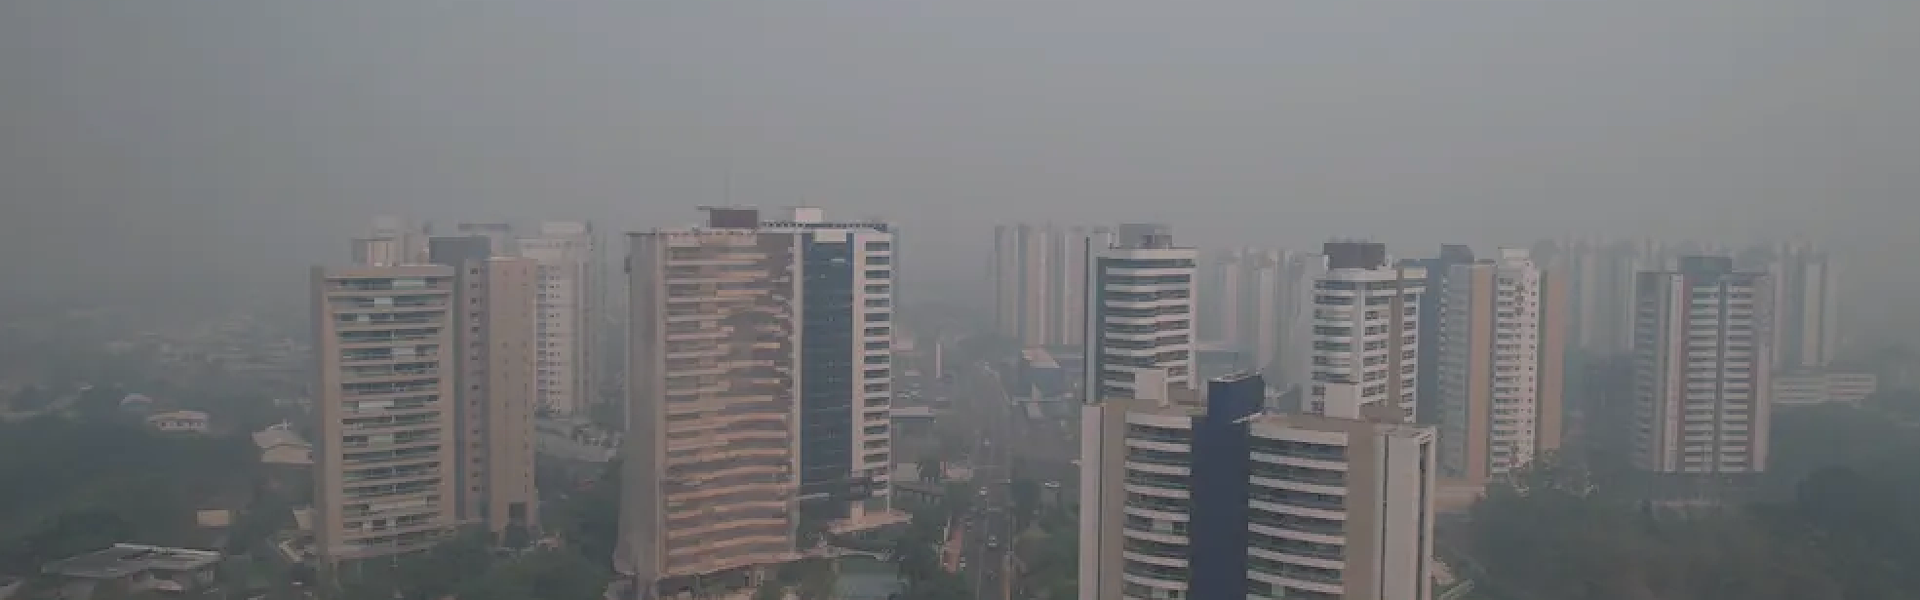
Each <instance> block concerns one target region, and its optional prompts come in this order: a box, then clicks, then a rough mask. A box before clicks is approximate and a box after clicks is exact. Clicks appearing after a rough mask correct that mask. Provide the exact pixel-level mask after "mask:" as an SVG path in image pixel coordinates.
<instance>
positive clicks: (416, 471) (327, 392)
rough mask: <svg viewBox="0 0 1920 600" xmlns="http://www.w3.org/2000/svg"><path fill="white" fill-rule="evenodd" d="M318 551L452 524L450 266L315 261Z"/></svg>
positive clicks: (370, 552) (369, 551)
mask: <svg viewBox="0 0 1920 600" xmlns="http://www.w3.org/2000/svg"><path fill="white" fill-rule="evenodd" d="M312 293H313V296H312V297H313V332H314V335H313V340H314V353H313V354H314V357H315V359H316V361H317V362H318V365H317V369H316V380H315V385H314V397H315V398H314V417H315V426H314V429H315V431H316V432H317V435H316V437H315V439H314V449H313V450H314V469H313V474H314V503H313V505H314V523H313V533H314V542H315V547H316V549H317V552H318V554H319V555H320V558H321V560H322V562H324V563H325V564H327V565H329V566H331V565H336V564H338V563H340V562H343V561H353V560H360V559H368V558H375V557H381V556H388V555H393V554H399V553H404V552H412V551H416V550H423V549H426V548H427V547H428V546H430V545H432V544H433V543H435V542H437V541H439V540H440V539H442V538H443V537H444V536H445V535H446V534H447V532H448V531H449V530H450V529H452V528H453V527H454V526H455V525H456V524H457V523H458V517H457V507H456V502H455V499H456V491H457V489H456V487H455V485H456V482H455V474H454V472H453V471H454V465H456V464H457V463H456V462H455V460H456V459H457V456H456V455H455V452H454V447H455V443H456V441H457V439H458V434H457V431H458V430H459V427H458V425H457V421H456V414H455V411H454V404H455V398H456V395H455V387H454V377H453V374H454V372H455V370H456V369H457V368H458V366H459V362H458V358H459V356H460V355H459V352H458V347H457V346H456V345H455V344H454V335H453V331H454V329H456V328H457V324H456V320H455V315H456V313H455V312H454V310H453V305H454V297H455V281H454V269H453V268H451V267H445V266H431V265H398V266H363V267H351V268H326V267H317V268H315V269H314V270H313V278H312Z"/></svg>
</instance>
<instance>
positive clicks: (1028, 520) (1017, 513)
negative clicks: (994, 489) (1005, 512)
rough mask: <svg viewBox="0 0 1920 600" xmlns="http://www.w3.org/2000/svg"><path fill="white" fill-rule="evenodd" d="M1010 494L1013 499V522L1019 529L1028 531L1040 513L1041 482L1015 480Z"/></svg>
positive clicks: (1025, 479)
mask: <svg viewBox="0 0 1920 600" xmlns="http://www.w3.org/2000/svg"><path fill="white" fill-rule="evenodd" d="M1008 493H1009V494H1010V495H1011V496H1012V499H1013V512H1014V514H1013V522H1014V523H1015V524H1016V526H1017V527H1018V528H1020V529H1026V528H1027V526H1028V525H1032V524H1033V518H1034V517H1035V516H1036V515H1038V514H1039V512H1040V482H1037V481H1034V480H1032V479H1028V478H1025V477H1021V478H1017V479H1014V480H1013V485H1012V486H1011V489H1009V490H1008Z"/></svg>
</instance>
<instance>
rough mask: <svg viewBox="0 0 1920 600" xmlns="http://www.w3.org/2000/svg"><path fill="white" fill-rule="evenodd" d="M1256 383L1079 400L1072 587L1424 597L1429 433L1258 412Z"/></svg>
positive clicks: (1170, 599)
mask: <svg viewBox="0 0 1920 600" xmlns="http://www.w3.org/2000/svg"><path fill="white" fill-rule="evenodd" d="M1266 387H1267V386H1266V383H1265V382H1264V381H1262V380H1261V378H1260V377H1258V376H1252V375H1241V376H1235V377H1228V378H1221V379H1216V380H1213V381H1210V382H1209V383H1208V387H1207V394H1206V396H1207V398H1206V402H1205V404H1206V407H1205V409H1204V410H1196V409H1195V408H1194V407H1190V406H1179V405H1176V404H1173V403H1169V402H1165V401H1155V400H1151V399H1147V400H1142V399H1133V400H1116V401H1112V402H1108V403H1104V404H1101V405H1097V406H1089V407H1087V409H1089V410H1090V411H1091V412H1090V413H1083V419H1082V427H1083V431H1082V434H1081V440H1082V442H1081V444H1082V449H1081V456H1082V466H1081V512H1080V518H1081V522H1080V540H1081V541H1080V544H1081V546H1080V547H1081V551H1080V565H1079V568H1080V577H1079V585H1080V597H1081V598H1083V599H1086V600H1111V599H1116V598H1117V599H1126V600H1134V599H1139V600H1174V599H1184V598H1276V599H1278V598H1316V599H1338V598H1349V599H1350V598H1365V599H1370V600H1389V599H1393V600H1398V599H1410V600H1424V599H1428V598H1431V597H1432V595H1431V590H1430V583H1429V580H1430V579H1431V578H1432V563H1431V557H1432V554H1433V498H1434V470H1435V469H1434V467H1435V465H1434V460H1435V459H1434V457H1435V452H1434V431H1433V430H1432V429H1431V428H1426V427H1417V426H1410V425H1404V424H1400V423H1397V422H1396V421H1398V420H1399V419H1401V418H1402V416H1401V415H1400V413H1399V411H1398V410H1397V409H1396V408H1394V407H1391V406H1378V405H1376V406H1373V407H1369V408H1367V409H1366V410H1365V411H1364V412H1369V413H1374V414H1372V415H1369V417H1370V418H1384V419H1386V420H1387V421H1388V422H1380V421H1377V420H1369V419H1340V418H1331V417H1324V416H1319V415H1297V414H1296V415H1282V414H1270V413H1261V412H1260V410H1261V408H1260V407H1261V403H1262V402H1263V401H1264V398H1263V395H1264V393H1265V390H1266Z"/></svg>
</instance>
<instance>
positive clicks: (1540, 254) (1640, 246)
mask: <svg viewBox="0 0 1920 600" xmlns="http://www.w3.org/2000/svg"><path fill="white" fill-rule="evenodd" d="M1534 254H1535V257H1534V258H1535V259H1536V261H1537V262H1538V263H1539V264H1540V265H1541V267H1542V268H1543V269H1545V270H1546V271H1548V272H1550V273H1560V274H1561V275H1560V276H1561V277H1562V278H1564V279H1565V281H1566V288H1567V314H1568V317H1569V319H1568V321H1567V328H1568V339H1569V340H1571V341H1572V342H1573V343H1574V345H1573V346H1572V348H1576V349H1578V350H1580V351H1581V352H1583V353H1585V354H1586V355H1587V356H1590V357H1593V358H1601V357H1607V356H1622V355H1626V354H1627V353H1629V352H1631V351H1632V350H1633V336H1632V331H1633V323H1634V309H1633V307H1634V293H1635V292H1634V288H1635V281H1636V279H1635V278H1636V277H1637V276H1638V274H1639V273H1640V272H1642V271H1657V270H1661V269H1666V268H1670V267H1671V266H1672V263H1673V260H1674V256H1675V251H1674V250H1673V249H1670V248H1668V247H1667V246H1666V245H1664V244H1661V243H1658V242H1653V241H1637V242H1635V241H1621V242H1611V243H1607V242H1602V241H1598V240H1590V239H1580V240H1565V241H1559V242H1542V243H1540V244H1536V245H1535V250H1534Z"/></svg>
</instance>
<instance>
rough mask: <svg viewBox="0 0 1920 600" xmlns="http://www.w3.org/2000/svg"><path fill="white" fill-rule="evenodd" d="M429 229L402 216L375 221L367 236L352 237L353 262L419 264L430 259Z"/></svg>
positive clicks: (366, 264)
mask: <svg viewBox="0 0 1920 600" xmlns="http://www.w3.org/2000/svg"><path fill="white" fill-rule="evenodd" d="M427 235H428V231H427V228H426V227H424V226H422V227H415V226H414V225H413V224H412V223H410V222H408V221H407V220H406V219H405V218H402V217H393V216H383V217H376V218H374V220H373V227H372V229H371V230H369V231H368V232H367V235H366V236H365V237H359V238H354V240H353V264H355V265H359V266H363V267H390V266H395V265H418V264H426V262H427Z"/></svg>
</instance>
